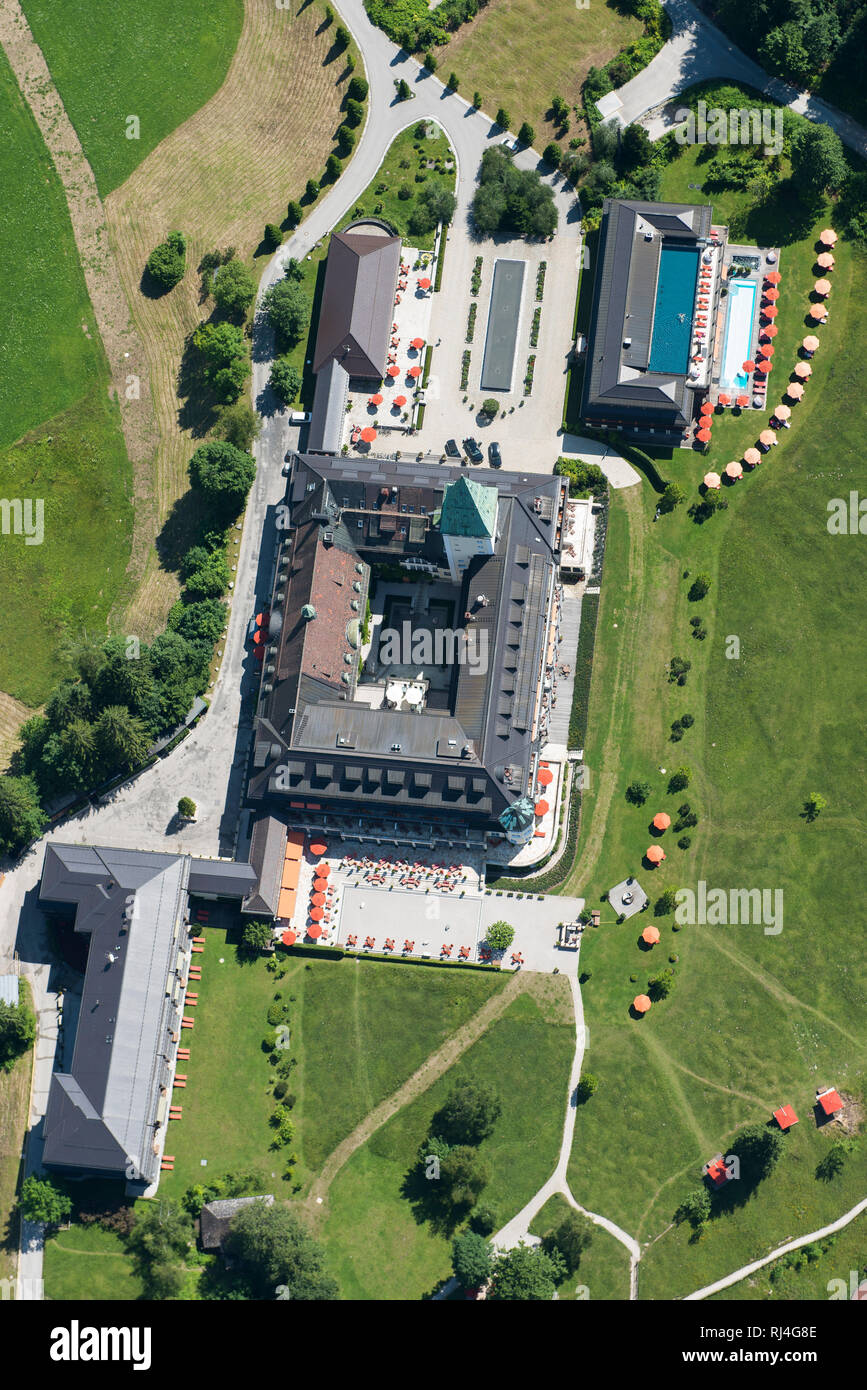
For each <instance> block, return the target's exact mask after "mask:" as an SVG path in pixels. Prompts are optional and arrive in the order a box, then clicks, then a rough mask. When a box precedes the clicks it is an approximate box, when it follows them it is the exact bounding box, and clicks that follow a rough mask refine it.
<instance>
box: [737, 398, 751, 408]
mask: <svg viewBox="0 0 867 1390" xmlns="http://www.w3.org/2000/svg"><path fill="white" fill-rule="evenodd" d="M749 403H750V398H749V396H738V398H737V400H736V401H735V405H739V406H740V407H741V408H743V407H744V406H745V405H749Z"/></svg>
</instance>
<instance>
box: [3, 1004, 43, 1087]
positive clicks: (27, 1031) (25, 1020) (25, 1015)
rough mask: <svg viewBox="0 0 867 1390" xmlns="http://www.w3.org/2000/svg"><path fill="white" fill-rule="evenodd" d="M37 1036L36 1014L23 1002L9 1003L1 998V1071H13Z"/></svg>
mask: <svg viewBox="0 0 867 1390" xmlns="http://www.w3.org/2000/svg"><path fill="white" fill-rule="evenodd" d="M35 1037H36V1016H35V1014H34V1013H33V1010H32V1009H30V1008H28V1006H27V1005H26V1004H25V1003H24V1002H23V1000H22V1001H21V1002H20V1003H18V1004H7V1003H6V1002H5V1001H4V1000H2V999H0V1071H11V1070H12V1068H13V1067H14V1065H15V1063H16V1062H17V1060H18V1058H19V1057H21V1056H23V1054H24V1053H25V1052H27V1051H28V1050H29V1048H31V1047H32V1045H33V1041H34V1039H35Z"/></svg>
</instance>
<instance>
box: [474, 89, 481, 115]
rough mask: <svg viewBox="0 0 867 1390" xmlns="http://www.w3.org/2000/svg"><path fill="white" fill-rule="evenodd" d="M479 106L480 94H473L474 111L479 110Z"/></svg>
mask: <svg viewBox="0 0 867 1390" xmlns="http://www.w3.org/2000/svg"><path fill="white" fill-rule="evenodd" d="M481 105H482V94H481V92H473V106H474V107H475V109H476V111H479V110H481Z"/></svg>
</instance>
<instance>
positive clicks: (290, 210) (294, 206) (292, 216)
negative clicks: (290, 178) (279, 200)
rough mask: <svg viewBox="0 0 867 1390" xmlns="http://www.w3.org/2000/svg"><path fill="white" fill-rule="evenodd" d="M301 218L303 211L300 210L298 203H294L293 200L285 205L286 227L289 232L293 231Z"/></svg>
mask: <svg viewBox="0 0 867 1390" xmlns="http://www.w3.org/2000/svg"><path fill="white" fill-rule="evenodd" d="M303 216H304V209H303V208H302V206H301V204H300V203H296V202H295V201H294V200H290V201H289V202H288V203H287V204H286V225H287V226H288V228H289V230H290V232H291V231H294V230H295V228H296V227H297V226H298V223H299V222H300V221H301V219H302V217H303Z"/></svg>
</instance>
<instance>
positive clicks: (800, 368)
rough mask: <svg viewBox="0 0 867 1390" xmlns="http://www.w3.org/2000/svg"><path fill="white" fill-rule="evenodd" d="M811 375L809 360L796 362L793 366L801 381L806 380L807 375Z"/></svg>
mask: <svg viewBox="0 0 867 1390" xmlns="http://www.w3.org/2000/svg"><path fill="white" fill-rule="evenodd" d="M812 375H813V368H812V367H811V366H810V364H809V362H798V364H797V365H796V367H795V376H799V377H800V378H801V380H802V381H806V380H807V379H808V377H811V376H812Z"/></svg>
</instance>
